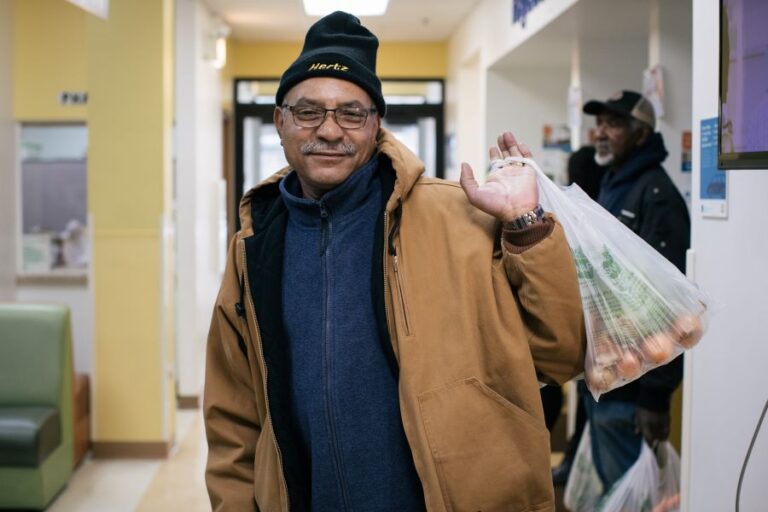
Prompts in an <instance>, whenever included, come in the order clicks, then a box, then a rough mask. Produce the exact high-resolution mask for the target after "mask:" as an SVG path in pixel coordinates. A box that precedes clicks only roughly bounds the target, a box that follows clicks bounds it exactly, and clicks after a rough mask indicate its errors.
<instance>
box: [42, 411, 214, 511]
mask: <svg viewBox="0 0 768 512" xmlns="http://www.w3.org/2000/svg"><path fill="white" fill-rule="evenodd" d="M176 439H177V440H178V441H179V442H178V443H177V445H176V446H175V447H174V448H173V451H172V452H171V455H170V456H169V457H168V458H167V459H165V460H162V461H160V460H126V459H96V460H94V459H92V458H91V457H90V456H89V457H88V458H87V459H86V460H85V461H84V462H83V464H82V465H81V466H80V467H78V468H77V470H76V471H75V473H74V474H73V475H72V479H71V480H70V481H69V485H68V486H67V487H66V488H65V489H64V491H63V492H62V493H61V494H60V495H59V496H58V497H57V498H56V500H55V501H54V502H53V503H52V504H51V506H50V507H49V508H48V511H49V512H72V511H77V512H103V511H104V510H109V511H111V512H134V511H137V512H154V511H158V510H184V511H185V512H197V511H201V512H202V511H207V510H210V505H209V503H208V495H207V494H206V491H205V482H204V480H203V473H204V470H205V457H206V453H207V449H206V446H205V434H204V430H203V418H202V413H201V411H200V410H197V409H194V410H190V409H187V410H179V411H177V413H176Z"/></svg>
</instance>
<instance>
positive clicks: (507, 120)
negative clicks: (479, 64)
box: [485, 66, 570, 172]
mask: <svg viewBox="0 0 768 512" xmlns="http://www.w3.org/2000/svg"><path fill="white" fill-rule="evenodd" d="M569 80H570V69H568V68H567V67H562V68H536V67H531V68H522V67H519V66H516V67H514V68H511V69H510V68H502V69H491V70H489V72H488V79H487V91H488V92H487V108H486V123H485V125H486V130H485V132H486V134H487V136H488V139H489V141H488V144H487V146H490V145H491V142H494V141H495V140H496V137H497V136H498V134H499V133H501V132H502V131H511V132H512V133H513V134H514V135H515V137H516V138H517V140H518V141H520V142H523V143H525V144H526V145H527V146H528V147H529V148H530V149H531V151H532V152H533V154H534V155H537V159H538V160H539V163H540V164H542V162H544V161H549V162H551V159H546V158H544V151H543V148H542V142H543V137H542V135H543V133H542V127H543V126H544V125H545V124H550V125H553V126H555V125H558V124H567V122H568V119H567V109H566V95H567V93H568V82H569ZM485 149H486V153H487V147H486V148H485ZM555 153H558V154H560V153H562V152H561V151H559V150H556V151H555ZM562 156H564V153H563V154H562ZM553 163H554V162H553ZM561 163H562V164H563V165H565V161H564V160H563V161H562V162H561ZM542 169H543V170H544V171H545V172H548V171H549V169H547V166H546V165H545V164H542Z"/></svg>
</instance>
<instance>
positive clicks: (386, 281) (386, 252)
mask: <svg viewBox="0 0 768 512" xmlns="http://www.w3.org/2000/svg"><path fill="white" fill-rule="evenodd" d="M387 257H389V215H388V212H386V211H385V212H384V258H383V265H382V266H383V267H384V316H385V317H386V319H387V328H389V327H390V326H389V318H390V313H389V307H387V297H388V296H389V279H387Z"/></svg>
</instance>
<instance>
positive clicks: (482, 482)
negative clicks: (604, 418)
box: [419, 377, 552, 512]
mask: <svg viewBox="0 0 768 512" xmlns="http://www.w3.org/2000/svg"><path fill="white" fill-rule="evenodd" d="M419 407H420V409H421V415H422V421H423V424H424V428H425V430H426V434H427V440H428V442H429V449H430V452H431V454H432V457H433V459H434V462H435V466H436V468H437V472H438V478H439V480H440V487H441V492H442V495H443V500H444V501H445V506H446V509H447V510H448V511H451V512H479V511H482V512H502V511H503V512H514V511H520V512H522V511H529V510H544V509H545V508H546V506H547V505H549V507H551V506H552V505H551V503H550V502H551V500H552V485H551V482H550V480H549V479H550V476H549V475H550V469H549V468H550V459H549V434H548V432H547V430H546V428H545V426H544V424H543V423H542V422H541V421H539V420H537V419H536V418H534V417H533V416H531V415H530V414H528V413H527V412H525V411H524V410H523V409H521V408H520V407H518V406H516V405H514V404H513V403H511V402H509V401H508V400H507V399H506V398H504V397H503V396H501V395H499V394H498V393H496V392H495V391H494V390H493V389H491V388H489V387H488V386H486V385H485V384H483V383H482V382H480V381H479V380H478V379H477V378H474V377H471V378H468V379H464V380H460V381H457V382H454V383H452V384H450V385H448V386H446V387H444V388H440V389H437V390H434V391H429V392H426V393H423V394H422V395H420V396H419Z"/></svg>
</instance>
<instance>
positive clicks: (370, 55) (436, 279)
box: [204, 12, 585, 512]
mask: <svg viewBox="0 0 768 512" xmlns="http://www.w3.org/2000/svg"><path fill="white" fill-rule="evenodd" d="M377 48H378V40H377V39H376V37H375V36H374V35H373V34H372V33H370V32H369V31H368V30H367V29H366V28H365V27H363V26H362V25H360V22H359V20H358V19H357V18H355V17H354V16H351V15H349V14H346V13H341V12H336V13H333V14H331V15H329V16H326V17H325V18H322V19H321V20H320V21H318V22H317V23H315V25H313V26H312V27H311V28H310V30H309V32H308V33H307V37H306V40H305V44H304V48H303V49H302V52H301V54H300V55H299V57H298V58H297V60H296V61H295V62H294V63H293V64H292V65H291V67H289V68H288V70H287V71H286V72H285V73H284V75H283V77H282V78H281V82H280V87H279V89H278V91H277V95H276V105H277V107H276V108H275V114H274V120H275V124H276V126H277V130H278V132H279V134H280V137H281V140H282V144H283V146H284V149H285V155H286V159H287V160H288V162H289V167H287V168H285V169H283V170H281V171H279V172H277V173H276V174H274V175H273V176H272V177H270V178H268V179H267V180H265V181H264V182H263V183H261V184H259V185H258V186H256V187H255V188H254V189H252V190H251V191H249V192H248V193H247V194H246V195H245V197H244V198H243V200H242V202H241V205H240V216H241V230H240V231H239V232H238V233H237V234H236V235H235V237H234V239H233V241H232V244H231V246H230V249H229V256H228V264H227V268H226V271H225V274H224V280H223V283H222V286H221V290H220V292H219V296H218V299H217V302H216V307H215V311H214V315H213V320H212V323H211V331H210V336H209V340H208V356H207V370H206V372H207V373H206V385H205V397H204V413H205V425H206V434H207V438H208V445H209V458H208V466H207V471H206V481H207V485H208V492H209V494H210V497H211V503H212V506H213V509H214V510H216V511H245V510H247V511H253V510H259V511H262V512H288V511H291V512H293V511H309V510H313V511H318V512H323V511H329V512H338V511H352V510H354V511H362V512H376V511H381V512H395V511H397V512H415V511H422V510H429V511H455V512H463V511H471V512H476V511H483V512H509V511H520V512H523V511H551V510H554V500H553V490H552V482H551V479H550V472H549V437H548V433H547V430H546V428H545V426H544V420H543V413H542V407H541V400H540V398H539V391H538V390H539V382H553V383H561V382H564V381H566V380H568V379H569V378H571V377H573V376H574V375H575V374H577V373H579V372H580V371H581V370H582V364H583V360H584V350H585V346H584V343H585V342H584V339H585V338H584V334H583V318H582V311H581V301H580V297H579V290H578V283H577V280H576V272H575V268H574V265H573V262H572V260H571V256H570V251H569V249H568V246H567V243H566V241H565V237H564V235H563V231H562V228H561V227H560V225H559V224H558V223H557V221H556V219H555V218H554V217H553V216H552V215H551V214H549V213H544V212H543V211H542V210H541V207H540V206H539V204H538V189H537V186H536V180H535V173H534V171H533V169H531V168H530V167H529V166H527V165H514V164H507V165H504V164H501V165H497V166H495V169H494V170H493V172H492V173H491V175H490V176H489V178H488V180H487V181H486V183H485V184H483V185H478V183H477V182H476V181H475V179H474V177H473V171H472V169H471V168H470V167H469V166H468V165H467V164H463V165H462V175H461V186H459V185H458V184H456V183H451V182H447V181H443V180H437V179H430V178H426V177H423V176H422V172H423V170H424V166H423V164H422V163H421V162H420V161H419V160H418V159H417V157H416V156H415V155H413V154H412V153H411V152H410V151H409V150H408V149H407V148H406V147H405V146H403V145H402V144H401V143H400V142H398V141H397V140H395V139H394V138H393V137H392V135H390V134H389V133H388V132H386V131H385V130H383V129H381V127H380V119H381V117H382V116H383V115H384V114H385V111H386V104H385V102H384V98H383V95H382V93H381V83H380V81H379V79H378V78H377V77H376V74H375V68H376V51H377ZM490 156H491V159H492V160H499V159H504V158H506V157H510V156H525V157H529V156H530V153H529V151H528V150H527V149H526V148H525V147H524V146H522V145H519V144H518V143H517V142H516V140H515V139H514V137H513V136H512V134H510V133H508V132H507V133H504V134H502V135H501V136H500V137H499V139H498V147H494V148H492V149H491V152H490Z"/></svg>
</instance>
